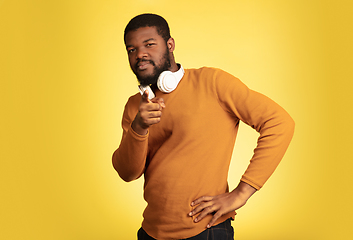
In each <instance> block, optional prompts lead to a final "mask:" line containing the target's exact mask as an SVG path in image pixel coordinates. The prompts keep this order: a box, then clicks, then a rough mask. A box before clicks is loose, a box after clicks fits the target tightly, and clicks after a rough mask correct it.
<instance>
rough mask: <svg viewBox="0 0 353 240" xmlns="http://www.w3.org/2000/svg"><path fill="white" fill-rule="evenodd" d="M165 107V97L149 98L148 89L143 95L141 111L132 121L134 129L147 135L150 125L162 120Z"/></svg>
mask: <svg viewBox="0 0 353 240" xmlns="http://www.w3.org/2000/svg"><path fill="white" fill-rule="evenodd" d="M163 108H165V104H164V100H163V98H153V99H151V100H149V99H148V90H146V91H145V92H144V93H143V95H142V97H141V101H140V106H139V111H138V113H137V114H136V117H135V119H134V121H133V122H132V129H133V130H134V131H135V132H137V133H138V134H140V135H146V134H147V129H148V128H149V126H151V125H153V124H156V123H159V122H160V121H161V116H162V109H163Z"/></svg>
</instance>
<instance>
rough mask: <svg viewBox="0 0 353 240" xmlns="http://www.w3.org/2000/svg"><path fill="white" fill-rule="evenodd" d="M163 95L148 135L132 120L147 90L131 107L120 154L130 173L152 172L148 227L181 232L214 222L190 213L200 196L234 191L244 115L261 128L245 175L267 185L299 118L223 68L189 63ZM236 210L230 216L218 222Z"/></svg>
mask: <svg viewBox="0 0 353 240" xmlns="http://www.w3.org/2000/svg"><path fill="white" fill-rule="evenodd" d="M155 94H156V97H162V98H163V99H164V101H165V105H166V108H165V109H164V110H163V112H162V118H161V122H160V123H158V124H155V125H152V126H151V127H150V128H149V132H148V134H147V135H146V136H141V135H138V134H137V133H135V132H134V131H133V130H132V128H131V123H132V121H133V120H134V118H135V115H136V113H137V111H138V107H139V103H140V99H141V95H140V94H139V93H138V94H136V95H134V96H131V97H130V98H129V100H128V102H127V104H126V106H125V110H124V114H123V119H122V127H123V137H122V140H121V143H120V146H119V148H118V149H117V150H116V151H115V152H114V154H113V166H114V168H115V169H116V170H117V172H118V173H119V175H120V177H121V178H122V179H125V180H126V179H129V178H130V177H129V176H136V175H138V176H141V175H142V174H144V177H145V184H144V198H145V200H146V201H147V207H146V209H145V211H144V214H143V216H144V220H143V223H142V227H143V229H144V230H145V231H146V232H147V233H148V234H149V235H150V236H152V237H154V238H157V239H181V238H187V237H191V236H194V235H197V234H199V233H200V232H202V231H203V230H205V229H206V225H207V223H208V222H209V221H210V219H211V217H212V216H208V217H206V218H204V219H203V220H202V221H200V222H198V223H194V222H193V218H191V217H189V216H188V215H187V214H188V213H189V212H190V211H191V210H192V207H191V206H190V203H191V202H192V201H193V200H195V199H197V198H198V197H201V196H204V195H207V196H214V195H218V194H222V193H225V192H228V183H227V175H228V169H229V164H230V160H231V156H232V151H233V147H234V143H235V138H236V136H237V131H238V126H239V120H241V121H243V122H245V123H246V124H248V125H250V126H251V127H253V128H254V129H255V130H256V131H258V132H259V133H260V136H259V139H258V145H257V147H256V149H255V150H254V155H253V157H252V159H251V160H250V164H249V166H248V168H247V170H246V172H245V173H244V175H243V176H242V178H241V181H243V182H246V183H248V184H250V185H251V186H253V187H254V188H256V189H260V188H261V187H262V186H263V184H264V183H265V182H266V180H267V179H268V178H269V177H270V175H271V174H272V173H273V171H274V170H275V168H276V167H277V165H278V164H279V162H280V160H281V158H282V157H283V155H284V153H285V151H286V149H287V147H288V145H289V142H290V140H291V138H292V135H293V131H294V122H293V120H292V118H291V117H290V116H289V115H288V114H287V112H286V111H285V110H283V108H281V107H280V106H279V105H277V104H276V103H275V102H273V101H272V100H271V99H269V98H268V97H266V96H264V95H262V94H260V93H257V92H255V91H252V90H250V89H249V88H247V87H246V86H245V85H244V84H243V83H242V82H241V81H240V80H239V79H237V78H235V77H234V76H232V75H230V74H229V73H226V72H224V71H222V70H220V69H215V68H206V67H204V68H200V69H186V70H185V75H184V77H183V78H182V80H181V82H180V83H179V85H178V87H177V89H176V90H174V91H173V92H172V93H169V94H164V93H162V92H160V91H156V92H155ZM234 215H235V212H231V213H229V214H227V215H224V216H222V217H221V218H220V219H219V220H218V221H217V223H216V224H218V223H220V222H223V221H225V220H226V219H227V218H229V217H233V218H234Z"/></svg>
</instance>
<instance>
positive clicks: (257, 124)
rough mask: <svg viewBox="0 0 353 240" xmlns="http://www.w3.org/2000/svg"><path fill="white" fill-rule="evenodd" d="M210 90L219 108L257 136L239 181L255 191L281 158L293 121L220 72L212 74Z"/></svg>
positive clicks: (266, 100) (289, 136)
mask: <svg viewBox="0 0 353 240" xmlns="http://www.w3.org/2000/svg"><path fill="white" fill-rule="evenodd" d="M214 87H215V91H216V94H217V96H218V99H219V102H220V104H221V106H222V107H223V108H224V109H225V110H226V111H228V112H229V113H230V114H231V115H232V116H233V117H234V118H235V119H239V120H241V121H243V122H244V123H246V124H247V125H249V126H251V127H252V128H254V129H255V130H256V131H257V132H259V133H260V136H259V138H258V141H257V147H256V148H255V150H254V155H253V157H252V158H251V160H250V164H249V165H248V168H247V170H246V171H245V173H244V175H243V176H242V178H241V181H243V182H246V183H248V184H250V185H251V186H253V187H254V188H256V189H257V190H259V189H260V188H261V187H262V186H263V185H264V183H265V182H266V181H267V179H268V178H269V177H270V176H271V175H272V173H273V172H274V171H275V169H276V167H277V166H278V164H279V162H280V161H281V159H282V157H283V156H284V154H285V152H286V150H287V148H288V146H289V143H290V141H291V139H292V136H293V133H294V121H293V119H292V118H291V117H290V116H289V114H288V113H287V112H286V111H285V110H284V109H283V108H282V107H280V106H279V105H278V104H277V103H275V102H274V101H273V100H271V99H270V98H268V97H266V96H264V95H262V94H260V93H258V92H255V91H253V90H251V89H249V88H248V87H247V86H245V85H244V84H243V83H242V82H241V81H240V80H239V79H237V78H236V77H234V76H232V75H230V74H229V73H226V72H224V71H221V70H219V71H216V74H215V75H214Z"/></svg>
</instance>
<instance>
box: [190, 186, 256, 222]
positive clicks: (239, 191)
mask: <svg viewBox="0 0 353 240" xmlns="http://www.w3.org/2000/svg"><path fill="white" fill-rule="evenodd" d="M255 192H256V189H255V188H253V187H251V186H250V185H248V184H247V183H244V182H240V183H239V185H238V187H236V188H235V189H234V190H233V191H232V192H230V193H224V194H221V195H217V196H213V197H212V196H203V197H200V198H198V199H196V200H195V201H193V202H192V203H191V206H193V207H194V206H197V205H198V206H197V207H196V208H195V209H194V210H193V211H191V212H190V213H189V216H190V217H192V216H195V215H196V214H199V215H198V216H197V217H196V218H195V220H194V222H199V221H201V219H203V218H204V217H205V216H207V215H208V214H213V218H212V219H211V221H210V222H209V223H208V225H207V228H210V227H212V225H213V224H214V223H215V222H216V221H217V219H218V218H220V217H221V216H223V215H224V214H227V213H229V212H232V211H234V210H237V209H239V208H241V207H242V206H244V205H245V204H246V202H247V201H248V199H249V198H250V197H251V196H252V195H253V194H254V193H255Z"/></svg>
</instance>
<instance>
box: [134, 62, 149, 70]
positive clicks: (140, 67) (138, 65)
mask: <svg viewBox="0 0 353 240" xmlns="http://www.w3.org/2000/svg"><path fill="white" fill-rule="evenodd" d="M148 65H150V63H149V62H147V61H146V62H145V61H144V62H140V63H139V64H137V68H138V69H139V70H145V69H147V67H148Z"/></svg>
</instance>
